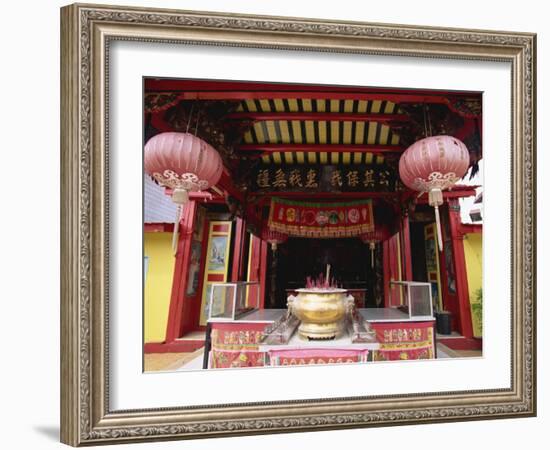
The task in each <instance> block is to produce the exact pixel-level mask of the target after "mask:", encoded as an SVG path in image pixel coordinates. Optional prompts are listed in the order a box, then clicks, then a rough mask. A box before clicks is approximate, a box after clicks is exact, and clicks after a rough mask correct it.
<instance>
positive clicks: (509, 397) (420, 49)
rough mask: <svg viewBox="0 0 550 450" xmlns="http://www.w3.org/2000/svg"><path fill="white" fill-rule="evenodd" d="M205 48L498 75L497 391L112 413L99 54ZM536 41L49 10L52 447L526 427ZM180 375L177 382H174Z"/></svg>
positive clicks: (104, 119) (164, 13) (104, 79)
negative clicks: (500, 359) (430, 63)
mask: <svg viewBox="0 0 550 450" xmlns="http://www.w3.org/2000/svg"><path fill="white" fill-rule="evenodd" d="M115 41H136V42H156V43H160V44H164V45H169V44H178V43H179V44H183V43H184V44H189V45H194V44H203V45H204V44H205V45H212V46H232V47H239V48H254V49H281V50H297V51H314V52H329V53H351V54H358V55H361V54H364V55H373V54H374V55H385V56H395V57H402V56H410V57H421V58H436V59H449V60H457V59H458V60H464V61H469V62H470V63H471V64H476V61H477V62H480V61H497V62H506V63H509V64H510V65H511V71H512V73H511V79H512V84H511V86H510V90H511V99H512V105H511V110H512V117H511V130H512V133H511V135H512V139H511V149H510V150H509V155H511V161H512V164H511V167H512V173H511V180H512V182H511V185H510V186H509V187H508V189H510V190H511V199H512V200H511V203H512V204H511V205H510V208H511V209H510V210H511V212H510V214H511V236H510V239H511V249H512V252H511V253H512V254H511V261H512V264H511V269H510V270H511V323H510V327H511V337H512V339H511V341H512V342H511V354H510V371H511V375H510V379H511V385H510V386H509V387H508V388H498V389H483V390H477V391H449V392H432V393H430V392H425V393H410V394H395V395H385V396H369V397H352V398H325V399H311V400H309V399H308V400H298V399H296V400H285V401H275V402H273V401H269V402H268V401H262V399H259V401H258V402H256V403H240V404H230V405H227V404H226V405H223V404H218V405H207V406H181V407H166V408H160V409H158V408H156V409H138V410H124V411H119V410H113V409H112V408H111V407H110V401H109V399H110V395H111V394H112V393H111V392H110V386H109V356H110V355H109V296H108V292H109V289H108V288H109V283H110V278H109V267H108V260H109V251H110V247H109V239H108V236H109V232H108V231H109V197H108V192H109V183H110V178H109V171H108V167H109V143H108V136H109V122H108V119H109V110H108V104H109V102H108V98H109V73H108V72H109V49H110V45H111V44H112V43H113V42H115ZM535 58H536V36H535V35H534V34H529V33H509V32H496V31H482V30H463V29H443V28H428V27H416V26H404V25H384V24H371V23H358V22H347V23H339V22H331V21H324V20H323V21H320V20H314V19H294V18H283V17H259V16H246V15H237V14H218V13H203V12H190V11H171V10H154V9H140V8H129V7H110V6H95V5H71V6H67V7H64V8H62V10H61V93H62V98H61V124H62V125H61V127H62V129H61V177H62V178H61V227H62V228H61V236H62V239H61V242H62V248H61V264H62V267H61V274H62V275H61V319H62V320H61V327H62V328H61V440H62V442H64V443H67V444H70V445H73V446H79V445H86V444H88V445H94V444H108V443H122V442H133V441H145V440H161V439H192V438H204V437H216V436H232V435H244V434H260V433H275V432H298V431H314V430H326V429H337V428H338V429H341V428H352V427H367V426H382V425H399V424H421V423H427V422H446V421H457V420H473V419H495V418H505V417H529V416H534V415H535V414H536V339H535V338H536V336H535V332H536V329H535V324H536V317H535V314H536V308H535V306H536V305H535V298H536V292H535V286H536V267H535V265H536V262H535V261H536V254H535V252H536V250H535V249H536V237H535V236H536V211H535V204H536V199H535V194H536V186H535V183H536V181H535V180H536V157H535V145H536V137H535V136H536V133H535V125H536V123H535V86H536V73H535V70H536V59H535ZM183 375H184V374H183Z"/></svg>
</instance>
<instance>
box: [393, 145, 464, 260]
mask: <svg viewBox="0 0 550 450" xmlns="http://www.w3.org/2000/svg"><path fill="white" fill-rule="evenodd" d="M469 163H470V155H469V153H468V149H467V148H466V145H464V143H463V142H462V141H460V140H458V139H457V138H454V137H452V136H431V137H427V138H425V139H421V140H420V141H417V142H415V143H414V144H413V145H411V146H410V147H409V148H408V149H407V150H405V151H404V152H403V154H402V155H401V159H400V160H399V175H400V177H401V181H403V183H404V184H405V186H407V187H408V188H410V189H413V190H415V191H419V192H428V195H429V197H428V201H429V203H430V205H431V206H433V207H434V208H435V218H436V222H437V237H438V242H439V249H440V250H441V249H442V247H443V244H442V241H441V225H440V220H439V205H441V204H443V191H444V190H445V189H449V188H451V187H452V186H453V185H454V184H455V183H456V182H457V181H458V180H460V179H461V178H462V177H463V176H464V175H465V174H466V172H467V171H468V165H469Z"/></svg>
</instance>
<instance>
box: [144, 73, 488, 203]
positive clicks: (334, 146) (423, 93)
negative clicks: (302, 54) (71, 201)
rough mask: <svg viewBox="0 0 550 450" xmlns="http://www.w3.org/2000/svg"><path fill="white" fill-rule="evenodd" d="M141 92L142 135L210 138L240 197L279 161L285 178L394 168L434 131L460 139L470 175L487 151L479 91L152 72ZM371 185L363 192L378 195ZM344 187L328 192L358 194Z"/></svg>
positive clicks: (229, 191)
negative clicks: (166, 133)
mask: <svg viewBox="0 0 550 450" xmlns="http://www.w3.org/2000/svg"><path fill="white" fill-rule="evenodd" d="M144 90H145V92H144V123H145V126H144V139H145V141H147V140H148V139H149V138H151V137H152V136H154V135H155V134H157V133H160V132H164V131H189V132H191V133H194V134H196V135H198V136H199V137H200V138H202V139H204V140H206V141H207V142H209V143H210V144H211V145H212V146H213V147H214V148H216V149H217V150H218V151H219V152H220V154H221V156H222V158H223V160H224V164H225V166H226V168H227V170H226V172H225V174H224V176H223V177H222V180H221V182H220V185H221V187H222V189H223V190H224V191H225V194H226V197H228V196H232V197H235V198H236V199H238V200H239V201H240V202H242V201H243V200H244V199H246V198H248V197H251V198H252V200H254V197H256V196H257V195H258V192H255V190H257V187H258V186H257V183H256V180H255V177H256V176H257V174H259V173H263V172H261V171H262V170H265V169H269V170H271V171H273V170H276V169H277V168H279V167H280V168H281V169H284V170H286V171H287V172H286V174H287V175H288V174H290V173H291V172H292V170H293V169H292V168H293V167H295V168H299V169H300V170H302V172H300V173H303V176H304V177H305V176H307V172H303V170H304V168H305V167H309V166H311V167H316V168H317V170H320V171H322V172H323V173H326V170H325V169H323V166H334V167H342V168H344V169H345V168H346V167H350V168H351V167H374V168H376V167H377V166H379V167H380V170H386V169H389V170H390V172H391V171H393V172H396V171H397V163H398V160H399V157H400V155H401V153H402V152H403V151H404V150H405V149H406V148H407V147H408V146H409V145H410V144H412V143H413V142H415V141H416V140H418V139H421V138H423V137H425V136H428V135H437V134H447V135H452V136H455V137H457V138H458V139H461V140H462V141H463V142H464V143H465V144H466V145H467V147H468V149H469V151H470V165H471V166H473V167H474V171H475V170H476V167H477V162H478V161H479V160H480V159H481V157H482V149H481V142H482V141H481V130H482V108H481V104H482V101H481V100H482V97H481V94H480V93H476V92H455V91H452V92H451V91H448V92H442V91H429V90H413V89H409V90H405V89H381V88H368V87H349V86H320V85H298V84H276V83H250V82H233V81H207V80H176V79H155V78H149V79H146V80H145V82H144ZM350 170H351V169H350ZM294 173H295V174H297V173H298V172H296V171H295V172H294ZM366 186H367V184H365V191H364V193H365V195H371V194H372V195H371V196H374V193H369V192H366V191H368V190H369V189H367V188H366ZM286 187H288V188H289V189H288V190H289V191H292V189H290V188H291V187H292V186H290V185H288V184H287V186H286ZM295 187H296V189H295V190H296V191H298V192H296V193H293V192H290V193H286V195H292V194H297V195H300V191H301V189H300V188H301V187H303V183H302V185H300V184H299V183H297V184H296V185H295ZM336 187H337V188H338V185H337V186H336ZM340 190H341V192H339V191H338V189H336V190H335V191H334V192H332V193H333V194H334V193H335V192H336V193H338V195H339V196H340V195H341V196H344V197H357V195H361V192H362V191H361V189H359V190H358V189H351V190H350V192H346V190H345V189H343V188H342V189H340ZM265 191H266V189H264V190H263V191H262V194H266V192H265ZM302 191H303V189H302ZM358 191H359V192H358ZM277 194H278V195H280V194H281V193H280V192H277ZM302 194H304V195H306V194H307V192H305V193H304V192H302ZM315 195H316V196H317V197H320V198H322V197H323V196H325V197H330V195H331V192H326V193H324V192H319V191H316V192H315ZM380 195H381V194H380ZM254 201H257V200H254Z"/></svg>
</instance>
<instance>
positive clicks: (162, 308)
mask: <svg viewBox="0 0 550 450" xmlns="http://www.w3.org/2000/svg"><path fill="white" fill-rule="evenodd" d="M143 253H144V256H148V257H149V264H148V269H147V275H146V278H145V292H144V307H143V309H144V311H143V313H144V334H145V343H149V342H164V339H165V337H166V324H167V321H168V309H169V307H170V294H171V291H172V278H173V274H174V262H175V258H174V255H173V253H172V233H145V237H144V243H143Z"/></svg>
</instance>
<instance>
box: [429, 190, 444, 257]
mask: <svg viewBox="0 0 550 450" xmlns="http://www.w3.org/2000/svg"><path fill="white" fill-rule="evenodd" d="M428 203H429V204H430V205H431V206H433V207H434V209H435V222H436V224H437V243H438V244H439V251H440V252H442V251H443V240H442V238H441V220H440V218H439V205H442V204H443V192H442V191H441V189H437V188H436V189H432V190H430V192H429V194H428Z"/></svg>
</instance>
